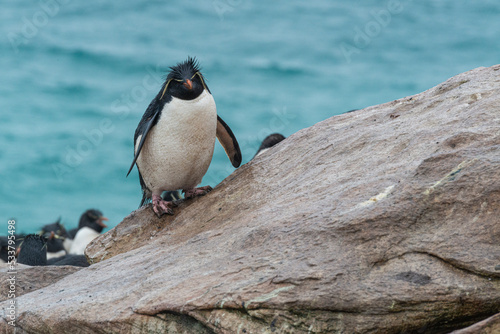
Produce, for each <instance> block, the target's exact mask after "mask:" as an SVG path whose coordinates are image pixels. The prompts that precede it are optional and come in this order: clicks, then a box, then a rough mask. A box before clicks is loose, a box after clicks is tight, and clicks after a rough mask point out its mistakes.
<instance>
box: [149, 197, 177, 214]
mask: <svg viewBox="0 0 500 334" xmlns="http://www.w3.org/2000/svg"><path fill="white" fill-rule="evenodd" d="M174 206H175V205H174V203H172V202H169V201H164V200H163V199H162V198H161V196H159V195H153V211H154V213H155V214H156V216H157V217H158V218H160V217H161V216H162V215H163V214H165V213H166V214H167V215H173V214H174V210H172V208H173V207H174Z"/></svg>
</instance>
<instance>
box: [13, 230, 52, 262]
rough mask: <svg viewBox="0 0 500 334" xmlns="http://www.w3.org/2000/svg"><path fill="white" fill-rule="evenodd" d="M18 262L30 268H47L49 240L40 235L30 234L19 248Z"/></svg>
mask: <svg viewBox="0 0 500 334" xmlns="http://www.w3.org/2000/svg"><path fill="white" fill-rule="evenodd" d="M19 247H20V248H21V250H20V251H19V256H18V257H17V262H18V263H22V264H27V265H29V266H45V265H46V264H47V239H46V238H45V237H43V236H41V235H38V234H28V235H27V236H26V237H24V240H23V242H22V243H21V245H20V246H19Z"/></svg>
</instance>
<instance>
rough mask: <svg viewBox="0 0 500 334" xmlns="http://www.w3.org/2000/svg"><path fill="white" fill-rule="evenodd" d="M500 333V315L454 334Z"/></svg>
mask: <svg viewBox="0 0 500 334" xmlns="http://www.w3.org/2000/svg"><path fill="white" fill-rule="evenodd" d="M498 333H500V313H498V314H496V315H494V316H492V317H490V318H488V319H486V320H483V321H481V322H478V323H477V324H474V325H472V326H470V327H467V328H464V329H461V330H458V331H454V332H453V334H498Z"/></svg>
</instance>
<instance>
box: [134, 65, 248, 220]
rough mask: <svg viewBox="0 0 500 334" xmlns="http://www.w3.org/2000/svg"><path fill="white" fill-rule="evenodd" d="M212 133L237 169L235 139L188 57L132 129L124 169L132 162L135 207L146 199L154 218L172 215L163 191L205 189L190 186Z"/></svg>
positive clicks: (191, 193)
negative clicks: (130, 154) (138, 191)
mask: <svg viewBox="0 0 500 334" xmlns="http://www.w3.org/2000/svg"><path fill="white" fill-rule="evenodd" d="M215 137H217V138H218V139H219V142H220V143H221V145H222V146H223V147H224V150H225V151H226V154H227V155H228V157H229V159H230V160H231V163H232V165H233V166H234V167H238V166H239V165H240V163H241V159H242V158H241V151H240V148H239V145H238V141H237V140H236V138H235V136H234V134H233V132H232V131H231V129H230V128H229V127H228V126H227V124H226V123H225V122H224V121H223V120H222V119H221V118H220V117H219V116H218V115H217V110H216V107H215V101H214V99H213V97H212V94H211V93H210V90H209V89H208V87H207V86H206V84H205V81H204V79H203V75H202V74H201V72H200V70H199V67H198V65H197V63H196V60H195V59H193V58H188V60H187V61H185V62H183V63H179V64H177V65H176V66H175V67H171V72H170V73H169V74H168V76H167V79H166V81H165V83H164V84H163V86H162V88H161V90H160V92H159V93H158V95H157V96H156V97H155V98H154V99H153V101H151V103H150V104H149V106H148V108H147V110H146V112H145V113H144V115H143V117H142V119H141V121H140V122H139V125H138V127H137V129H136V131H135V136H134V161H133V162H132V165H131V166H130V169H129V172H128V173H130V171H131V170H132V168H133V167H134V164H135V163H137V168H138V170H139V180H140V182H141V187H142V191H143V197H142V201H141V204H140V205H141V206H142V205H144V204H145V203H146V202H147V201H148V200H150V199H151V200H152V202H153V211H154V212H155V213H156V215H157V216H158V217H160V216H161V215H162V214H164V213H167V214H173V210H172V207H173V203H172V202H170V201H165V200H163V199H162V198H161V194H162V192H163V191H175V190H179V189H182V190H183V192H184V194H185V198H192V197H195V196H200V195H205V194H206V193H207V192H209V191H210V190H211V189H212V188H211V187H210V186H205V187H200V188H196V186H197V185H198V184H199V183H200V182H201V180H202V178H203V176H204V175H205V173H206V172H207V170H208V167H209V165H210V162H211V160H212V155H213V151H214V145H215ZM127 175H128V174H127Z"/></svg>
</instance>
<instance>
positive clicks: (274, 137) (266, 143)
mask: <svg viewBox="0 0 500 334" xmlns="http://www.w3.org/2000/svg"><path fill="white" fill-rule="evenodd" d="M285 139H286V138H285V136H283V135H282V134H279V133H273V134H271V135H269V136H267V137H266V138H264V140H263V141H262V144H260V147H259V149H258V150H257V153H255V155H254V158H255V157H256V156H258V155H259V154H261V153H264V152H265V151H267V150H268V149H269V148H271V147H273V146H274V145H276V144H278V143H279V142H281V141H283V140H285Z"/></svg>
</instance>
